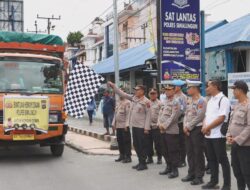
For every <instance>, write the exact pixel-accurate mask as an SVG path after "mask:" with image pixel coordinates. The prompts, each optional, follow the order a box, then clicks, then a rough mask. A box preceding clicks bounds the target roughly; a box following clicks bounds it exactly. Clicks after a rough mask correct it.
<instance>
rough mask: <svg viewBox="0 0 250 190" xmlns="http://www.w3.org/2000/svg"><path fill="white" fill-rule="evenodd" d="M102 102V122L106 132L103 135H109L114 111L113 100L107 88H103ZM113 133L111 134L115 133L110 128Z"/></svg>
mask: <svg viewBox="0 0 250 190" xmlns="http://www.w3.org/2000/svg"><path fill="white" fill-rule="evenodd" d="M103 95H104V96H103V103H102V106H103V107H102V113H103V122H104V128H105V129H106V131H107V132H106V133H105V134H104V135H110V132H109V128H111V127H112V121H113V117H114V111H115V100H114V98H113V97H111V95H110V91H109V90H105V91H104V94H103ZM112 130H113V133H112V135H115V130H114V128H112Z"/></svg>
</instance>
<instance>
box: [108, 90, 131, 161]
mask: <svg viewBox="0 0 250 190" xmlns="http://www.w3.org/2000/svg"><path fill="white" fill-rule="evenodd" d="M121 90H122V91H124V89H121ZM119 98H120V100H119V102H117V105H116V109H115V115H114V119H113V122H112V126H113V127H114V129H116V136H117V142H118V149H119V153H120V156H119V158H118V159H116V160H115V161H116V162H121V161H122V163H129V162H131V161H132V160H131V133H130V128H129V126H127V125H126V122H127V120H128V117H129V110H130V101H129V100H126V99H125V98H123V97H121V96H120V97H119Z"/></svg>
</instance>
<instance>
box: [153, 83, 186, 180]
mask: <svg viewBox="0 0 250 190" xmlns="http://www.w3.org/2000/svg"><path fill="white" fill-rule="evenodd" d="M173 88H174V87H173V86H171V85H167V86H166V89H173ZM180 112H181V106H180V104H179V101H178V100H177V99H176V98H175V97H172V98H168V99H167V101H166V102H165V104H164V107H163V109H162V111H161V113H160V115H159V119H158V125H159V126H160V130H161V133H163V149H164V158H165V159H166V163H167V168H166V170H165V171H164V172H165V173H164V172H163V173H164V174H168V173H169V178H174V177H177V176H178V175H179V174H178V169H177V167H178V164H179V160H180V156H179V148H180V147H179V127H178V119H179V116H180Z"/></svg>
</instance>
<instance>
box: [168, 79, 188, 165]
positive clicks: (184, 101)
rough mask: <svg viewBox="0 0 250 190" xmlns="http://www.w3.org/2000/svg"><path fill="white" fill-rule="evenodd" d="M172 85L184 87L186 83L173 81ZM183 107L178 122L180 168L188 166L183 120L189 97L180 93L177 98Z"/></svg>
mask: <svg viewBox="0 0 250 190" xmlns="http://www.w3.org/2000/svg"><path fill="white" fill-rule="evenodd" d="M172 84H173V85H174V86H179V87H181V86H183V85H184V84H185V82H184V81H182V80H173V81H172ZM175 97H176V98H177V99H178V101H179V103H180V106H181V113H180V117H179V120H178V126H179V131H180V133H179V144H180V163H179V167H183V166H186V145H185V134H184V132H183V119H184V115H185V111H186V107H187V96H186V95H185V94H184V93H183V92H180V93H178V94H176V96H175Z"/></svg>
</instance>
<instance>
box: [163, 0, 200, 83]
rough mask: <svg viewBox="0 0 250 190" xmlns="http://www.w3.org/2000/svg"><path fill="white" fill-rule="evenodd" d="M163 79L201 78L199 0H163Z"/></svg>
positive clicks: (164, 80) (165, 80)
mask: <svg viewBox="0 0 250 190" xmlns="http://www.w3.org/2000/svg"><path fill="white" fill-rule="evenodd" d="M160 17H161V18H160V19H161V22H160V24H161V26H160V28H161V32H160V33H161V36H160V39H161V40H160V42H161V49H160V53H161V55H160V57H161V83H165V82H167V81H168V80H172V79H182V80H185V79H191V80H201V79H200V73H201V56H200V55H201V51H200V49H201V48H200V2H199V0H192V1H191V0H161V16H160Z"/></svg>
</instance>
